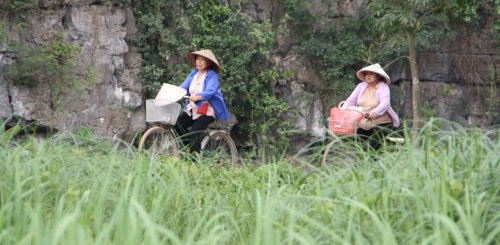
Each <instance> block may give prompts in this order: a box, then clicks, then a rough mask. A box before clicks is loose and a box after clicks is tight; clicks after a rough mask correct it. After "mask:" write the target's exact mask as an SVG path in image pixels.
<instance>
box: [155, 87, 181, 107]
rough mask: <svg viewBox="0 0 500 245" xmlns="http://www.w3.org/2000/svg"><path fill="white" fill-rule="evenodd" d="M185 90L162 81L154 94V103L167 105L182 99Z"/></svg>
mask: <svg viewBox="0 0 500 245" xmlns="http://www.w3.org/2000/svg"><path fill="white" fill-rule="evenodd" d="M186 94H187V91H186V90H185V89H183V88H181V87H179V86H175V85H172V84H168V83H164V84H163V85H162V86H161V89H160V91H159V92H158V94H157V95H156V98H155V101H154V104H155V105H157V106H162V105H168V104H170V103H174V102H177V101H179V100H180V99H182V97H183V96H184V95H186Z"/></svg>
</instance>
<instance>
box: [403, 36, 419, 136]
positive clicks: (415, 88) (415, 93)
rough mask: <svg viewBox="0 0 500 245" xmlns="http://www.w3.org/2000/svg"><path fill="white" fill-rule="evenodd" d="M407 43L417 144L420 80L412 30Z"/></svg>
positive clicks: (414, 131)
mask: <svg viewBox="0 0 500 245" xmlns="http://www.w3.org/2000/svg"><path fill="white" fill-rule="evenodd" d="M406 39H407V40H406V41H407V42H408V51H409V60H410V72H411V85H412V110H413V126H412V139H413V141H414V142H415V143H416V139H417V135H418V129H419V128H420V78H419V74H418V64H417V49H416V47H415V36H414V35H413V32H412V31H411V30H406Z"/></svg>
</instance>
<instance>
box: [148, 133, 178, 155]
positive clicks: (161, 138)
mask: <svg viewBox="0 0 500 245" xmlns="http://www.w3.org/2000/svg"><path fill="white" fill-rule="evenodd" d="M143 150H147V151H149V152H151V153H152V154H159V155H170V156H175V157H179V144H178V143H177V140H176V137H175V133H174V132H173V131H172V130H171V129H166V128H163V127H160V126H154V127H152V128H150V129H148V130H147V131H146V132H145V133H144V135H143V136H142V138H141V140H140V142H139V151H143Z"/></svg>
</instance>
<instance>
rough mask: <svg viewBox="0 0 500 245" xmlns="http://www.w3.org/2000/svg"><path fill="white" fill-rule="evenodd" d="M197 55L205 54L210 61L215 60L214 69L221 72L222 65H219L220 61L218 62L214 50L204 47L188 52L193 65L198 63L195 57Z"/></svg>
mask: <svg viewBox="0 0 500 245" xmlns="http://www.w3.org/2000/svg"><path fill="white" fill-rule="evenodd" d="M196 55H199V56H203V57H205V58H207V59H209V60H210V61H212V62H213V64H214V65H213V68H214V70H215V71H216V72H217V73H219V72H220V69H221V67H220V65H219V62H217V58H215V55H214V54H213V53H212V51H211V50H210V49H203V50H199V51H195V52H191V53H189V54H188V59H189V60H191V62H192V63H193V65H196V63H195V62H196V61H195V57H196Z"/></svg>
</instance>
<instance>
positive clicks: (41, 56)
mask: <svg viewBox="0 0 500 245" xmlns="http://www.w3.org/2000/svg"><path fill="white" fill-rule="evenodd" d="M80 52H81V49H80V47H79V46H78V45H77V44H72V43H68V42H65V41H63V40H62V38H61V37H60V36H58V37H56V38H55V39H54V40H51V41H49V42H47V43H44V44H42V45H40V46H38V47H35V48H28V47H26V46H25V45H24V44H23V43H18V46H17V48H16V50H15V53H16V62H14V63H12V64H9V65H6V66H4V69H5V74H6V77H7V78H9V79H11V80H12V81H14V83H15V84H18V85H23V86H36V85H37V84H38V83H40V82H43V81H46V80H49V79H50V80H53V79H55V80H56V81H59V82H62V83H64V82H67V81H68V80H71V79H72V76H73V74H72V70H71V68H72V67H73V65H74V62H75V61H76V59H77V58H78V57H79V56H80Z"/></svg>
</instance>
